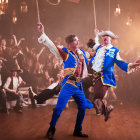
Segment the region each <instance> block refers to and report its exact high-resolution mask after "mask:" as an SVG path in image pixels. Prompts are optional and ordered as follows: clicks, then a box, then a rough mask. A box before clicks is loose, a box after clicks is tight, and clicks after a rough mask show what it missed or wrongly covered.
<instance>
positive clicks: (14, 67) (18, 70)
mask: <svg viewBox="0 0 140 140" xmlns="http://www.w3.org/2000/svg"><path fill="white" fill-rule="evenodd" d="M10 71H11V72H14V71H17V72H19V73H22V72H23V70H22V69H21V68H20V66H19V65H18V64H13V65H12V67H11V70H10Z"/></svg>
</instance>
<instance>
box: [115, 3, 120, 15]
mask: <svg viewBox="0 0 140 140" xmlns="http://www.w3.org/2000/svg"><path fill="white" fill-rule="evenodd" d="M120 14H121V9H120V5H119V4H118V7H117V8H116V11H115V12H114V15H115V16H119V15H120Z"/></svg>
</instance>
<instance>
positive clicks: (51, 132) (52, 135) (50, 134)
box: [45, 126, 55, 139]
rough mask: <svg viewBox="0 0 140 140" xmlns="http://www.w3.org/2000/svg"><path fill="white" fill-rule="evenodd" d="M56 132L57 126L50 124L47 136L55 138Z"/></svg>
mask: <svg viewBox="0 0 140 140" xmlns="http://www.w3.org/2000/svg"><path fill="white" fill-rule="evenodd" d="M54 133H55V128H54V127H52V126H50V127H49V129H48V131H47V134H46V136H45V138H48V139H53V137H54Z"/></svg>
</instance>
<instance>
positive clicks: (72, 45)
mask: <svg viewBox="0 0 140 140" xmlns="http://www.w3.org/2000/svg"><path fill="white" fill-rule="evenodd" d="M68 46H69V48H70V49H71V50H77V49H78V47H79V39H78V37H77V36H75V37H74V38H73V41H72V42H71V43H69V44H68Z"/></svg>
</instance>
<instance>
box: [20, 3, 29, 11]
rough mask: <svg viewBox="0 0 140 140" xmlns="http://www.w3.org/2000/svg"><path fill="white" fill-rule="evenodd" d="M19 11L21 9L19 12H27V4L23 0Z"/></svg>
mask: <svg viewBox="0 0 140 140" xmlns="http://www.w3.org/2000/svg"><path fill="white" fill-rule="evenodd" d="M20 11H21V13H27V12H28V6H27V3H26V2H25V1H22V2H21V5H20Z"/></svg>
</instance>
